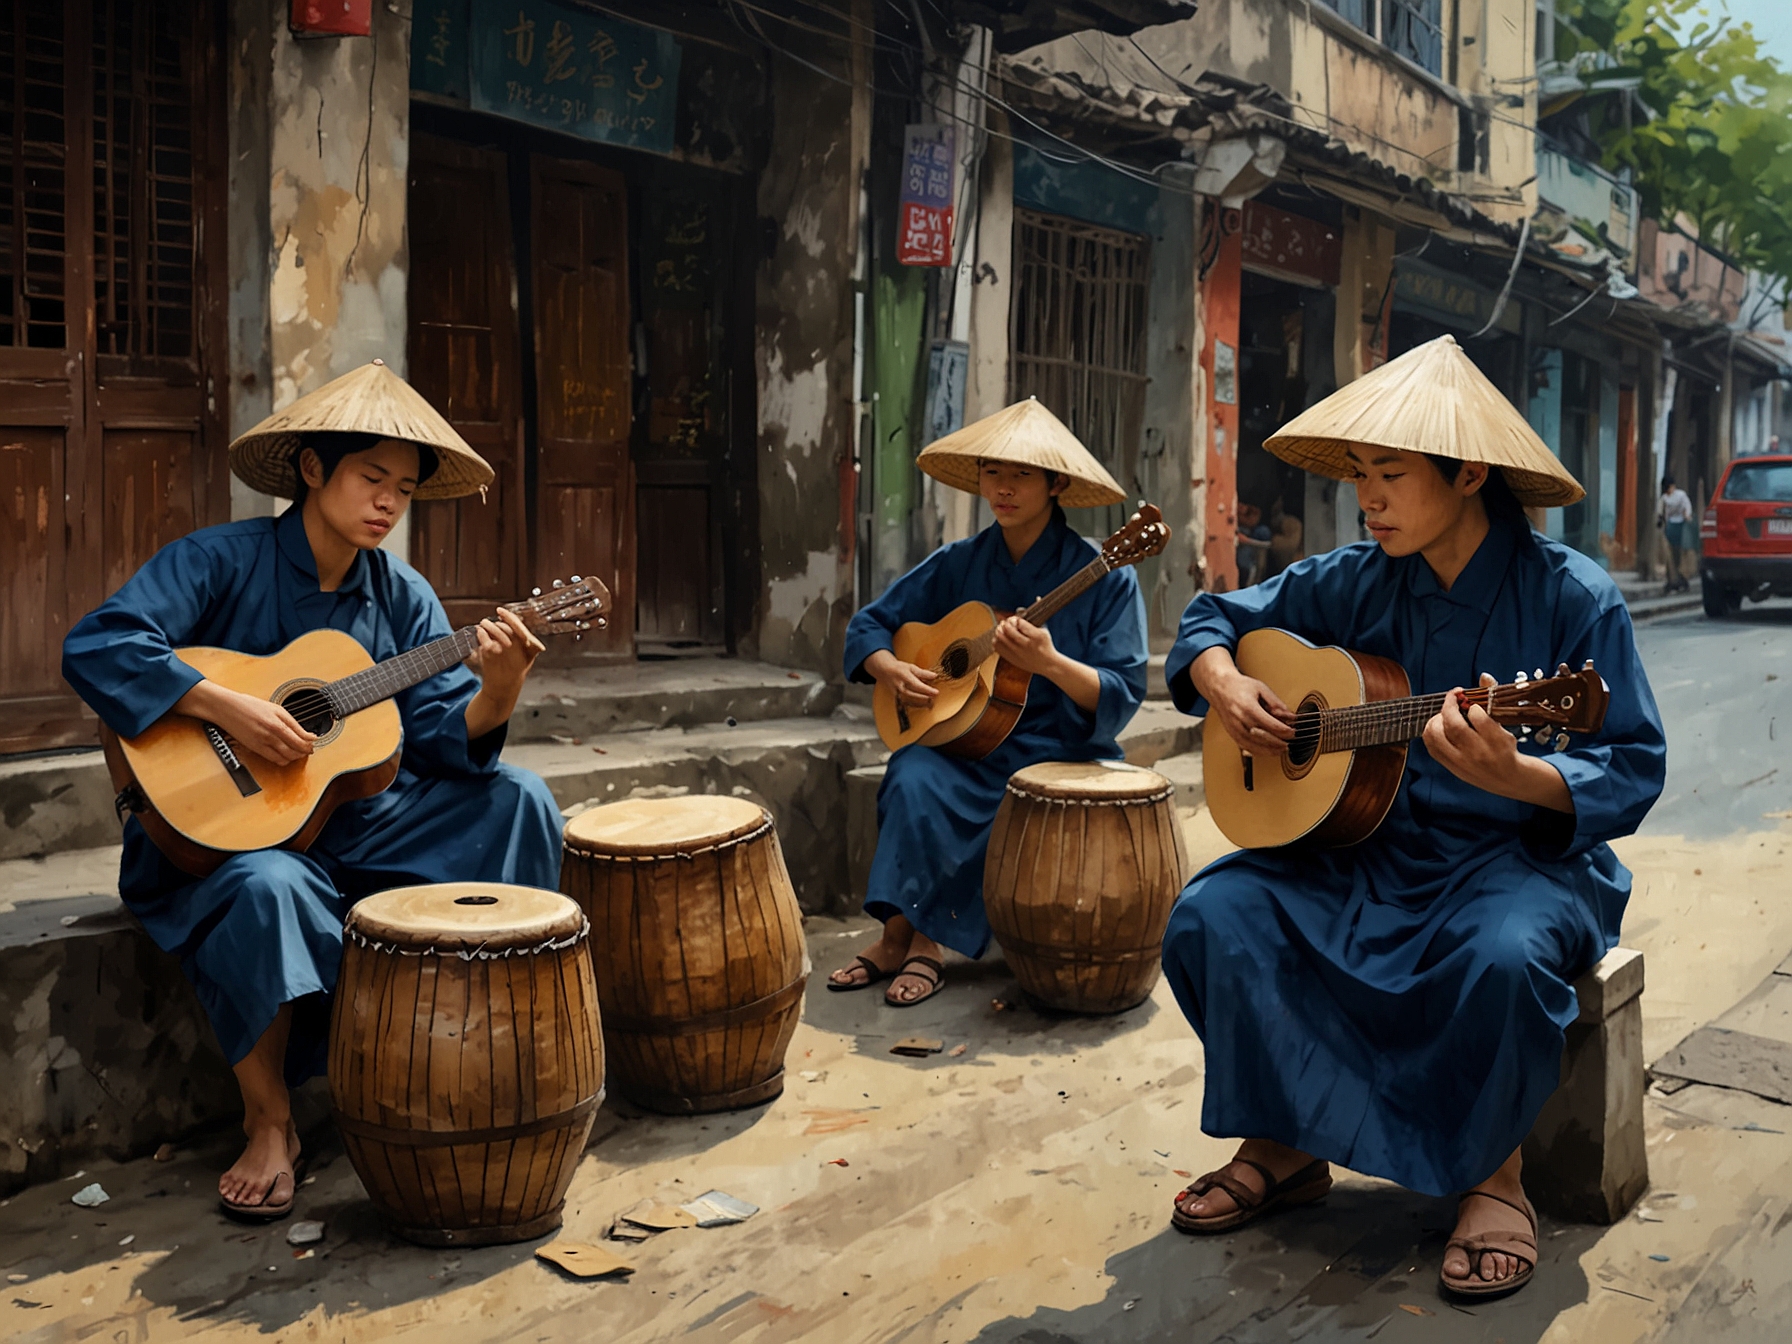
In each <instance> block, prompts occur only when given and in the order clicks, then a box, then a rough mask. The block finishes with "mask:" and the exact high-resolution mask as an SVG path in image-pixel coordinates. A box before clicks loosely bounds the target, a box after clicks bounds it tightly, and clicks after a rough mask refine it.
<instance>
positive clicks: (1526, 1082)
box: [1164, 522, 1667, 1195]
mask: <svg viewBox="0 0 1792 1344" xmlns="http://www.w3.org/2000/svg"><path fill="white" fill-rule="evenodd" d="M1264 626H1279V627H1282V628H1284V629H1287V630H1290V631H1292V632H1294V633H1296V634H1299V635H1302V636H1304V637H1305V638H1306V639H1308V640H1311V641H1312V642H1313V643H1316V644H1335V645H1341V646H1343V647H1345V648H1349V649H1354V650H1358V651H1360V652H1363V653H1372V654H1380V655H1381V656H1383V657H1386V658H1391V659H1393V660H1394V661H1396V662H1398V663H1399V664H1401V665H1402V666H1403V667H1404V668H1405V669H1406V671H1407V673H1408V675H1409V676H1410V678H1411V681H1412V691H1413V694H1415V695H1419V694H1425V693H1429V692H1438V691H1447V690H1449V689H1451V688H1452V687H1456V686H1464V687H1472V686H1474V685H1475V684H1476V680H1477V677H1478V675H1479V674H1480V673H1481V672H1491V673H1493V674H1494V675H1495V676H1497V677H1498V678H1499V680H1500V681H1502V682H1506V681H1511V680H1512V679H1513V675H1514V674H1515V673H1516V672H1518V671H1520V670H1523V671H1524V672H1525V673H1526V674H1527V675H1528V674H1530V673H1532V672H1534V671H1535V670H1536V669H1538V668H1542V669H1543V670H1544V671H1545V672H1546V673H1550V672H1553V671H1554V670H1555V668H1556V665H1557V664H1558V663H1562V662H1566V663H1567V664H1569V666H1571V667H1574V668H1579V667H1580V666H1581V664H1582V662H1583V661H1584V660H1586V659H1588V658H1591V659H1593V660H1594V665H1595V667H1596V668H1597V669H1598V670H1599V672H1600V673H1602V674H1603V676H1604V677H1605V680H1606V681H1607V683H1608V684H1609V685H1610V688H1611V701H1610V706H1609V708H1608V710H1607V712H1606V717H1605V725H1604V728H1603V729H1602V730H1601V731H1600V732H1599V733H1598V734H1595V735H1592V736H1588V737H1580V738H1576V739H1574V740H1573V744H1572V746H1571V747H1570V748H1569V749H1568V750H1566V751H1562V752H1557V753H1549V754H1547V755H1544V753H1545V750H1546V749H1545V748H1544V747H1543V746H1541V745H1539V744H1535V743H1533V742H1532V741H1531V740H1529V739H1527V740H1526V741H1525V742H1524V743H1523V744H1521V746H1520V750H1521V751H1523V752H1525V753H1526V754H1527V755H1543V756H1544V759H1547V760H1548V761H1549V762H1550V763H1551V764H1553V765H1554V766H1555V767H1556V768H1557V769H1558V770H1560V771H1561V773H1562V777H1563V778H1564V780H1565V781H1566V782H1567V784H1568V790H1569V793H1570V795H1571V796H1572V797H1573V800H1574V814H1573V816H1569V815H1568V814H1566V813H1561V812H1553V811H1550V810H1548V809H1542V808H1534V807H1531V806H1530V805H1528V804H1525V803H1519V802H1514V801H1512V800H1510V799H1506V798H1500V797H1496V796H1494V795H1493V794H1490V793H1487V792H1485V791H1483V790H1481V789H1478V788H1475V787H1473V786H1472V785H1469V784H1465V783H1464V782H1462V781H1461V780H1459V779H1457V778H1456V777H1455V776H1454V775H1452V774H1451V773H1450V772H1449V771H1448V770H1446V769H1444V767H1443V766H1441V765H1439V764H1438V763H1437V762H1436V761H1434V760H1433V759H1432V758H1431V756H1430V755H1429V753H1427V752H1426V750H1425V747H1424V745H1423V743H1421V742H1416V741H1415V742H1414V743H1413V744H1412V745H1411V748H1410V754H1409V756H1408V758H1407V767H1406V775H1405V778H1404V780H1403V781H1402V783H1401V785H1400V791H1399V794H1398V796H1397V797H1396V799H1395V801H1394V805H1393V808H1392V810H1391V811H1390V812H1389V814H1388V817H1387V819H1386V820H1385V821H1384V822H1383V823H1382V824H1381V827H1380V829H1379V830H1377V831H1376V832H1375V833H1374V835H1372V836H1371V837H1370V838H1369V839H1368V840H1366V841H1364V842H1363V843H1362V844H1359V845H1355V846H1352V847H1350V848H1344V849H1321V848H1318V847H1314V846H1304V845H1291V846H1288V847H1286V848H1282V849H1265V850H1254V851H1244V852H1240V853H1235V854H1230V855H1228V856H1226V857H1225V858H1222V859H1220V860H1219V861H1218V862H1216V863H1214V864H1211V865H1210V866H1209V867H1208V868H1206V869H1205V870H1204V871H1203V872H1201V873H1199V874H1197V875H1196V877H1195V878H1194V880H1193V881H1191V882H1190V883H1189V884H1188V887H1187V888H1186V889H1185V890H1184V892H1183V894H1182V897H1181V899H1180V901H1179V902H1178V903H1177V905H1176V907H1175V910H1174V912H1173V913H1172V915H1171V917H1170V926H1169V930H1168V932H1167V933H1166V935H1165V938H1164V970H1165V974H1166V977H1167V978H1168V980H1169V982H1170V985H1171V988H1172V989H1173V990H1174V992H1175V994H1176V998H1177V1001H1178V1002H1179V1003H1180V1004H1181V1006H1182V1010H1183V1012H1184V1013H1185V1014H1187V1016H1188V1019H1189V1021H1190V1023H1191V1024H1193V1026H1194V1028H1195V1030H1196V1031H1197V1032H1198V1033H1200V1035H1201V1038H1202V1040H1203V1041H1204V1042H1205V1044H1206V1052H1207V1080H1206V1095H1205V1100H1204V1102H1203V1105H1202V1113H1201V1127H1202V1128H1203V1129H1204V1130H1206V1131H1207V1132H1208V1133H1209V1134H1212V1135H1215V1136H1221V1137H1255V1138H1267V1139H1274V1140H1277V1141H1279V1142H1281V1143H1285V1144H1288V1145H1289V1146H1291V1147H1294V1148H1297V1149H1300V1150H1302V1151H1305V1152H1309V1153H1312V1154H1314V1155H1315V1156H1318V1157H1323V1158H1327V1159H1329V1160H1331V1161H1335V1162H1339V1163H1342V1164H1343V1165H1345V1166H1347V1167H1349V1168H1351V1169H1352V1170H1355V1171H1360V1172H1365V1173H1368V1174H1371V1175H1375V1176H1383V1177H1386V1178H1388V1179H1389V1180H1393V1181H1396V1182H1398V1183H1399V1184H1401V1185H1404V1186H1406V1187H1408V1188H1409V1189H1413V1190H1418V1191H1421V1192H1424V1193H1426V1194H1433V1195H1441V1194H1445V1193H1447V1192H1450V1191H1457V1190H1464V1189H1467V1188H1468V1187H1470V1186H1472V1185H1475V1184H1477V1183H1478V1182H1480V1181H1482V1180H1484V1179H1486V1177H1487V1176H1489V1175H1490V1174H1491V1173H1492V1172H1493V1171H1494V1170H1495V1169H1496V1168H1497V1167H1498V1166H1499V1165H1500V1163H1502V1162H1503V1161H1505V1159H1506V1158H1507V1157H1509V1156H1510V1155H1511V1153H1512V1152H1513V1150H1514V1149H1516V1148H1517V1147H1518V1146H1519V1144H1520V1143H1521V1142H1522V1140H1523V1139H1524V1136H1525V1135H1526V1134H1527V1133H1528V1132H1529V1131H1530V1128H1531V1125H1532V1124H1533V1123H1534V1122H1535V1120H1536V1117H1537V1113H1538V1111H1539V1110H1541V1109H1542V1106H1543V1103H1544V1102H1545V1101H1546V1100H1547V1099H1548V1098H1549V1096H1550V1094H1551V1093H1552V1092H1553V1091H1554V1090H1555V1088H1556V1084H1557V1081H1558V1074H1559V1069H1560V1064H1561V1054H1562V1040H1563V1030H1564V1029H1565V1028H1566V1027H1567V1025H1568V1024H1569V1023H1570V1022H1572V1021H1573V1020H1574V1017H1575V1013H1576V1004H1575V996H1574V991H1573V989H1572V987H1571V986H1572V983H1573V981H1574V980H1575V979H1576V978H1577V977H1578V976H1579V975H1581V974H1582V973H1583V972H1585V971H1586V970H1587V969H1588V968H1590V967H1591V966H1592V965H1593V964H1594V963H1595V962H1596V961H1597V960H1598V959H1599V958H1600V957H1601V956H1602V955H1604V954H1605V952H1607V951H1608V950H1609V949H1611V948H1612V947H1614V946H1615V945H1616V943H1617V939H1618V926H1619V921H1620V920H1621V919H1622V917H1623V914H1624V905H1625V902H1626V901H1627V900H1628V898H1629V895H1630V874H1629V872H1628V871H1627V870H1626V869H1625V868H1624V866H1623V865H1622V864H1620V863H1619V862H1618V860H1617V858H1616V856H1614V855H1613V853H1612V851H1611V849H1610V848H1609V847H1608V846H1607V845H1606V843H1605V842H1606V841H1607V840H1611V839H1613V838H1615V837H1618V836H1622V835H1628V834H1630V833H1631V832H1632V831H1634V830H1636V828H1637V826H1638V824H1639V823H1641V821H1642V819H1643V817H1644V815H1645V814H1646V813H1647V812H1648V810H1649V808H1650V807H1651V806H1652V805H1653V804H1654V802H1655V800H1656V798H1657V797H1658V796H1659V795H1660V793H1661V788H1662V782H1663V778H1664V775H1665V772H1666V759H1667V758H1666V746H1665V742H1664V739H1663V735H1662V727H1661V719H1660V717H1659V715H1658V714H1657V713H1656V709H1655V700H1654V697H1653V696H1652V695H1651V693H1650V690H1649V683H1648V681H1647V679H1646V678H1645V676H1644V673H1643V665H1642V662H1641V660H1640V659H1639V658H1638V657H1637V652H1636V645H1635V641H1634V639H1633V637H1632V630H1631V625H1630V614H1629V611H1628V610H1627V609H1626V607H1625V605H1624V601H1623V599H1622V598H1621V597H1620V596H1619V595H1618V590H1617V588H1616V586H1614V585H1613V583H1612V581H1611V579H1610V578H1609V577H1608V576H1607V575H1606V574H1605V572H1604V571H1603V570H1601V569H1600V568H1599V567H1598V566H1597V565H1595V564H1594V563H1593V562H1592V561H1591V560H1588V559H1587V558H1586V557H1584V556H1582V555H1579V554H1577V553H1576V552H1574V551H1571V550H1569V549H1567V548H1566V547H1564V546H1561V545H1559V544H1557V543H1556V542H1553V541H1549V540H1547V539H1546V538H1544V537H1541V536H1538V535H1536V534H1535V533H1533V532H1531V530H1530V529H1529V527H1527V526H1524V525H1523V524H1522V523H1502V522H1496V523H1495V524H1494V525H1493V528H1492V531H1491V532H1490V533H1489V534H1488V537H1487V539H1486V540H1485V541H1484V542H1483V543H1482V544H1481V546H1480V548H1479V549H1478V550H1477V551H1476V552H1475V555H1474V558H1473V559H1472V560H1470V562H1469V564H1468V566H1467V567H1466V568H1465V569H1464V570H1463V572H1462V574H1461V575H1460V576H1459V577H1458V578H1457V580H1456V582H1455V584H1454V585H1453V586H1452V587H1451V588H1450V590H1449V591H1448V592H1446V591H1444V590H1443V588H1442V587H1441V586H1440V585H1439V584H1438V581H1437V578H1436V576H1435V575H1434V574H1433V573H1432V571H1431V568H1430V566H1429V565H1427V564H1426V563H1425V561H1424V560H1423V559H1422V558H1421V557H1419V556H1416V555H1414V556H1407V557H1403V558H1399V559H1395V558H1391V557H1389V556H1387V555H1385V554H1383V553H1382V551H1381V549H1380V547H1379V546H1377V545H1375V544H1374V543H1362V544H1358V545H1354V546H1346V547H1343V548H1341V549H1339V550H1335V551H1332V552H1330V553H1328V554H1325V555H1320V556H1315V557H1313V558H1311V559H1308V560H1304V561H1301V562H1300V563H1298V564H1296V565H1293V566H1291V567H1290V568H1289V569H1288V570H1287V572H1286V573H1284V574H1282V575H1280V576H1278V577H1277V578H1274V579H1271V580H1270V581H1269V582H1268V583H1265V584H1263V585H1261V586H1259V587H1255V588H1250V589H1247V590H1244V591H1241V592H1237V593H1230V594H1225V595H1216V594H1202V595H1201V596H1198V597H1197V598H1196V599H1195V600H1194V601H1193V602H1192V603H1190V604H1189V607H1188V610H1187V611H1186V612H1185V613H1184V615H1183V618H1182V628H1181V631H1180V632H1179V638H1178V640H1177V643H1176V646H1175V648H1174V649H1173V650H1172V651H1171V653H1170V656H1169V659H1168V661H1167V664H1166V666H1165V674H1166V676H1167V678H1168V680H1169V683H1170V689H1171V693H1172V695H1173V696H1174V697H1175V700H1176V703H1177V705H1178V706H1179V707H1180V708H1182V709H1183V710H1185V711H1188V712H1190V713H1195V714H1200V713H1204V712H1205V711H1206V708H1207V706H1206V704H1205V703H1204V702H1203V701H1202V700H1201V699H1200V697H1199V696H1197V694H1196V693H1195V690H1194V688H1193V686H1192V685H1191V683H1190V680H1189V676H1188V669H1189V665H1190V664H1191V663H1192V662H1193V661H1194V660H1195V658H1196V657H1198V656H1199V655H1200V654H1201V653H1203V652H1204V651H1206V650H1207V649H1210V648H1213V647H1215V646H1224V647H1226V648H1235V647H1236V645H1237V643H1238V639H1239V637H1240V636H1241V635H1243V634H1245V633H1246V632H1247V631H1250V630H1255V629H1258V628H1261V627H1264Z"/></svg>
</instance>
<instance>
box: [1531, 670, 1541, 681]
mask: <svg viewBox="0 0 1792 1344" xmlns="http://www.w3.org/2000/svg"><path fill="white" fill-rule="evenodd" d="M1531 680H1532V681H1542V680H1543V669H1542V668H1538V669H1537V670H1536V671H1535V672H1533V673H1531Z"/></svg>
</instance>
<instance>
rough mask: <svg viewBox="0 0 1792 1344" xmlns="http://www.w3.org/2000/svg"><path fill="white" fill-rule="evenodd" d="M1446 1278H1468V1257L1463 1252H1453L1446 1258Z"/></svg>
mask: <svg viewBox="0 0 1792 1344" xmlns="http://www.w3.org/2000/svg"><path fill="white" fill-rule="evenodd" d="M1444 1277H1445V1278H1446V1279H1465V1278H1467V1277H1468V1257H1467V1256H1466V1255H1464V1254H1463V1253H1462V1252H1461V1251H1456V1250H1452V1251H1450V1252H1448V1253H1447V1254H1446V1255H1445V1256H1444Z"/></svg>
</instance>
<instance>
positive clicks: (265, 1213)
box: [218, 1156, 306, 1223]
mask: <svg viewBox="0 0 1792 1344" xmlns="http://www.w3.org/2000/svg"><path fill="white" fill-rule="evenodd" d="M305 1166H306V1163H305V1159H304V1157H302V1156H301V1157H299V1158H298V1159H296V1160H295V1161H294V1162H293V1164H292V1175H291V1176H287V1174H286V1173H285V1172H284V1171H277V1172H275V1173H274V1179H273V1180H271V1181H269V1182H268V1188H267V1189H266V1190H265V1191H263V1192H262V1196H261V1198H260V1199H258V1200H256V1201H255V1202H254V1203H253V1204H238V1203H236V1202H235V1201H233V1200H228V1199H225V1198H224V1196H223V1195H219V1196H218V1208H219V1210H220V1211H221V1212H222V1213H223V1214H224V1216H225V1217H226V1218H233V1219H235V1220H236V1221H237V1222H239V1223H277V1222H279V1221H280V1220H281V1219H282V1218H285V1217H287V1216H289V1215H290V1214H291V1213H292V1210H293V1204H294V1202H295V1201H296V1200H297V1199H298V1197H299V1182H300V1181H302V1180H304V1179H305ZM282 1177H286V1178H287V1179H288V1180H290V1181H291V1182H292V1190H291V1192H290V1193H289V1194H288V1195H287V1196H286V1198H285V1199H283V1200H280V1201H278V1202H273V1201H274V1192H275V1191H276V1190H278V1189H279V1188H280V1180H281V1178H282Z"/></svg>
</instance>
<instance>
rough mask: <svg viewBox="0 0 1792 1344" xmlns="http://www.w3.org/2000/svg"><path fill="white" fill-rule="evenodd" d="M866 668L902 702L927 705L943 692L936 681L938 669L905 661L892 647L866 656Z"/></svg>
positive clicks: (938, 676)
mask: <svg viewBox="0 0 1792 1344" xmlns="http://www.w3.org/2000/svg"><path fill="white" fill-rule="evenodd" d="M865 670H866V671H867V672H869V673H870V674H871V676H872V678H873V679H874V680H875V681H876V682H877V683H878V685H880V686H882V687H883V688H884V689H885V690H886V691H888V692H889V693H890V694H891V695H893V696H895V697H896V703H897V704H899V705H925V704H926V703H928V702H929V701H930V700H932V699H933V698H934V697H935V696H937V695H938V694H939V690H938V688H937V687H935V686H934V685H933V683H934V682H936V681H938V680H939V679H940V674H939V673H938V672H933V671H929V670H928V669H927V668H925V667H917V666H916V665H915V664H914V663H905V662H903V661H902V659H900V658H898V657H897V656H896V655H895V654H893V653H891V652H890V651H889V650H888V649H879V650H877V652H875V653H873V654H872V655H871V656H870V657H869V658H867V659H866V660H865Z"/></svg>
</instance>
